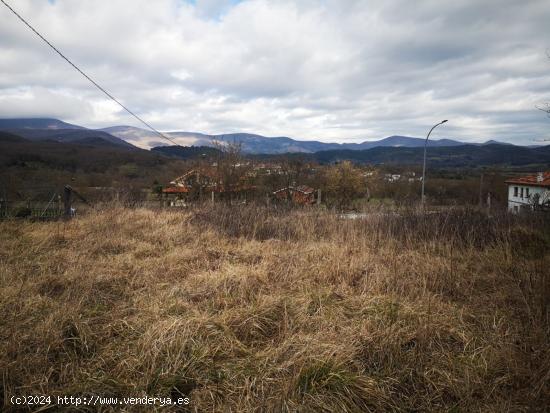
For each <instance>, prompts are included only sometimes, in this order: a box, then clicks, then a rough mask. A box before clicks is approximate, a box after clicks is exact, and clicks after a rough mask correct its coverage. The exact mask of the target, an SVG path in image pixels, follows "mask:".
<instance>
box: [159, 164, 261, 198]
mask: <svg viewBox="0 0 550 413" xmlns="http://www.w3.org/2000/svg"><path fill="white" fill-rule="evenodd" d="M235 166H238V165H235ZM244 178H245V176H243V177H241V178H240V179H239V182H238V183H236V184H233V185H229V186H228V185H224V184H223V181H222V179H221V178H219V177H218V174H217V173H216V171H215V170H214V169H211V168H203V169H200V170H199V169H192V170H190V171H188V172H186V173H185V174H183V175H181V176H179V177H177V178H175V179H174V180H172V181H170V186H168V187H166V188H163V189H162V194H163V197H164V199H165V200H168V201H169V205H170V206H186V205H187V202H189V201H193V200H198V199H211V200H212V201H214V199H215V198H218V197H222V198H226V199H232V198H233V196H235V197H236V198H244V199H245V200H246V197H247V194H249V193H250V192H251V191H253V190H254V187H253V186H250V185H247V184H246V182H244ZM215 194H216V195H215ZM228 197H229V198H228Z"/></svg>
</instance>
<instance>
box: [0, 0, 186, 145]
mask: <svg viewBox="0 0 550 413" xmlns="http://www.w3.org/2000/svg"><path fill="white" fill-rule="evenodd" d="M0 1H1V2H2V3H3V4H4V6H6V7H7V8H8V9H9V10H10V11H11V12H12V13H13V14H15V15H16V16H17V18H18V19H19V20H21V21H22V22H23V23H24V24H25V26H27V27H28V28H29V29H31V30H32V31H33V32H34V34H36V35H37V36H38V37H40V38H41V39H42V40H43V41H44V43H46V44H47V45H48V46H50V48H52V49H53V50H54V51H55V52H56V53H57V54H58V55H59V56H61V57H62V58H63V59H64V60H65V61H66V62H67V63H69V64H70V65H71V66H72V67H73V68H74V69H75V70H76V71H78V72H79V73H80V74H81V75H82V76H84V77H85V78H86V79H88V81H90V83H92V84H93V85H94V86H95V87H96V88H98V89H99V90H101V91H102V92H103V93H104V94H105V95H107V97H108V98H109V99H111V100H112V101H113V102H115V103H116V104H117V105H119V106H120V107H121V108H122V109H124V110H125V111H126V112H128V113H129V114H130V115H132V116H133V117H134V118H136V119H137V120H138V121H140V122H141V123H142V124H144V125H145V126H146V127H147V128H148V129H150V130H152V131H153V132H154V133H156V134H157V135H158V136H160V137H161V138H162V139H166V140H167V141H169V142H171V143H173V144H174V145H177V146H181V145H180V144H179V143H177V142H176V141H174V140H173V139H172V138H169V137H168V136H166V135H165V134H163V133H162V132H160V131H158V130H157V129H155V128H154V127H153V126H151V125H150V124H149V123H147V122H146V121H144V120H143V119H142V118H141V117H139V116H138V115H136V114H135V113H134V112H132V111H131V110H130V109H128V108H127V107H126V106H124V105H123V104H122V103H121V102H120V101H119V100H118V99H117V98H115V97H114V96H113V95H111V94H110V93H109V92H107V91H106V90H105V89H104V88H103V87H102V86H101V85H99V83H97V82H96V81H95V80H93V79H92V78H91V77H90V76H88V75H87V74H86V73H84V72H83V71H82V69H80V68H79V67H78V66H77V65H75V64H74V63H73V62H72V61H71V60H70V59H69V58H68V57H67V56H65V55H64V54H63V53H61V52H60V51H59V49H58V48H57V47H55V46H54V45H53V44H52V43H51V42H50V41H48V39H46V38H45V37H44V36H42V35H41V34H40V33H39V32H38V31H37V30H36V29H35V28H34V27H33V26H31V24H30V23H29V22H27V21H26V20H25V19H24V18H23V17H22V16H21V15H20V14H19V13H17V12H16V11H15V10H14V9H13V8H12V7H11V6H10V5H9V4H8V3H6V2H5V1H4V0H0Z"/></svg>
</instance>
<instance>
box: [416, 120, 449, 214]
mask: <svg viewBox="0 0 550 413" xmlns="http://www.w3.org/2000/svg"><path fill="white" fill-rule="evenodd" d="M445 122H447V119H445V120H443V121H441V122H439V123H437V124H435V125H433V126H432V128H431V129H430V131H429V132H428V136H426V141H424V163H423V164H422V197H421V202H422V206H424V184H425V182H426V147H427V146H428V139H429V138H430V134H431V133H432V131H433V130H434V129H435V128H437V127H438V126H439V125H442V124H444V123H445Z"/></svg>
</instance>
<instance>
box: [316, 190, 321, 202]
mask: <svg viewBox="0 0 550 413" xmlns="http://www.w3.org/2000/svg"><path fill="white" fill-rule="evenodd" d="M317 205H321V188H319V189H318V190H317Z"/></svg>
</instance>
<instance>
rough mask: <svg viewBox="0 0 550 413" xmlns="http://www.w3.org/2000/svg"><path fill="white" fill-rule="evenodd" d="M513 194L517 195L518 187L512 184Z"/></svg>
mask: <svg viewBox="0 0 550 413" xmlns="http://www.w3.org/2000/svg"><path fill="white" fill-rule="evenodd" d="M514 196H516V197H517V196H518V187H517V186H514Z"/></svg>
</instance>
